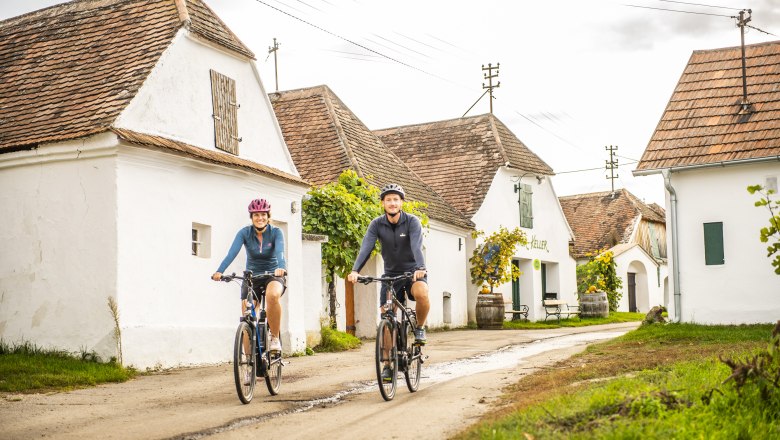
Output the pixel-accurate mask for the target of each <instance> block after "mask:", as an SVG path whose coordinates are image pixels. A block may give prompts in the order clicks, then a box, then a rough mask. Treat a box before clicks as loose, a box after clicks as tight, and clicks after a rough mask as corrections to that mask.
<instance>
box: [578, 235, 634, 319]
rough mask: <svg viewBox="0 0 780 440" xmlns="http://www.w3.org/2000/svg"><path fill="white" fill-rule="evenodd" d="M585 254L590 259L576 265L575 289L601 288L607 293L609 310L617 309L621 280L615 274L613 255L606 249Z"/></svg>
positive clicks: (588, 290)
mask: <svg viewBox="0 0 780 440" xmlns="http://www.w3.org/2000/svg"><path fill="white" fill-rule="evenodd" d="M586 255H587V256H588V257H589V258H590V261H588V262H587V263H585V264H582V265H579V266H577V291H578V292H580V293H586V292H593V291H596V290H601V291H603V292H605V293H606V294H607V299H608V300H609V311H611V312H615V311H617V308H618V302H619V301H620V298H621V297H622V296H623V292H621V291H620V288H621V287H623V280H621V279H620V277H618V275H617V269H616V267H617V263H615V258H614V257H615V255H614V254H613V253H612V251H608V250H606V249H602V250H600V251H597V252H593V253H589V254H586Z"/></svg>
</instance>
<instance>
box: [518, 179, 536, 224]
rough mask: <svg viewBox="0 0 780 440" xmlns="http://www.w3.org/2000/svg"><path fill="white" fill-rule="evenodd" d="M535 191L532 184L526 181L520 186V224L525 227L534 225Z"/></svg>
mask: <svg viewBox="0 0 780 440" xmlns="http://www.w3.org/2000/svg"><path fill="white" fill-rule="evenodd" d="M533 193H534V190H533V187H531V185H527V184H525V183H524V184H522V185H521V186H520V226H521V227H523V228H528V229H532V228H533V227H534V213H533V203H532V201H533V200H532V199H533Z"/></svg>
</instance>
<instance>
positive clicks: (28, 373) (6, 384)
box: [0, 341, 136, 393]
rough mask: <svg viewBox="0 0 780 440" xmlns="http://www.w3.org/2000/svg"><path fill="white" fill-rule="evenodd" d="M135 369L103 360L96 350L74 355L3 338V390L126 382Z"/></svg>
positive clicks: (59, 388) (61, 388)
mask: <svg viewBox="0 0 780 440" xmlns="http://www.w3.org/2000/svg"><path fill="white" fill-rule="evenodd" d="M135 375H136V371H135V370H133V369H131V368H125V367H123V366H121V365H119V364H117V363H116V362H113V361H112V362H101V361H100V359H99V358H98V357H97V356H96V355H95V354H94V353H87V352H82V353H81V354H80V355H74V354H72V353H68V352H65V351H62V350H49V349H42V348H40V347H37V346H35V345H32V344H30V343H23V344H18V345H14V346H11V345H8V344H6V343H5V342H2V341H0V391H3V392H14V393H27V392H39V391H52V390H54V391H64V390H70V389H75V388H82V387H88V386H94V385H98V384H101V383H107V382H124V381H127V380H129V379H131V378H133V377H135Z"/></svg>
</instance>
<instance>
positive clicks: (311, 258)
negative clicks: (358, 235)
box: [300, 240, 327, 347]
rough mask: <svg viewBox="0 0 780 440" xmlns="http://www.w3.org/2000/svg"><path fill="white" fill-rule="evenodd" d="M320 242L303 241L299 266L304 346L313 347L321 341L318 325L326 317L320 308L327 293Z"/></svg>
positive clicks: (324, 311)
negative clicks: (301, 284)
mask: <svg viewBox="0 0 780 440" xmlns="http://www.w3.org/2000/svg"><path fill="white" fill-rule="evenodd" d="M322 244H323V242H321V241H317V240H304V241H303V258H302V265H301V267H300V270H301V275H302V276H303V284H304V288H303V292H301V293H302V294H303V296H304V297H305V299H304V318H303V320H304V329H305V331H306V346H308V347H314V346H316V345H317V344H319V343H320V341H321V335H320V326H321V325H322V322H323V320H324V319H326V317H327V313H326V309H323V308H322V298H323V296H324V295H327V289H325V290H323V288H322V282H323V281H324V279H325V276H324V274H323V272H322Z"/></svg>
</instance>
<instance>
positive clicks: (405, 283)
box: [379, 273, 428, 306]
mask: <svg viewBox="0 0 780 440" xmlns="http://www.w3.org/2000/svg"><path fill="white" fill-rule="evenodd" d="M398 275H403V274H389V273H386V274H384V275H382V278H384V277H394V276H398ZM417 281H422V282H424V283H425V284H428V273H426V274H425V276H424V277H422V278H419V279H418V280H417ZM415 282H416V281H415ZM412 284H414V283H413V282H412V280H410V279H407V278H403V279H400V280H398V281H395V282H393V289H394V290H395V297H396V298H398V301H400V302H401V304H406V298H409V299H410V300H412V301H414V296H413V295H412ZM379 292H380V293H379V301H380V305H381V306H383V305H385V301H387V285H386V284H384V283H382V288H381V289H380V291H379Z"/></svg>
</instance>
